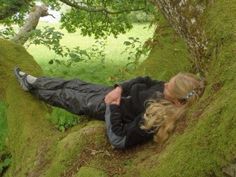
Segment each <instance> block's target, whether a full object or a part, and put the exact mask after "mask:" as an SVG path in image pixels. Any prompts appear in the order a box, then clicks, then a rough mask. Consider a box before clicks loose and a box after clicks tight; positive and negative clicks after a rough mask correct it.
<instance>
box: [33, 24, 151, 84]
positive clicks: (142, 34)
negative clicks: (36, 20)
mask: <svg viewBox="0 0 236 177" xmlns="http://www.w3.org/2000/svg"><path fill="white" fill-rule="evenodd" d="M44 25H45V24H40V27H42V26H44ZM51 26H53V27H56V29H58V30H59V31H61V32H63V33H64V34H65V35H64V37H63V39H62V41H61V45H63V46H67V47H69V48H74V47H80V48H81V49H88V48H91V46H92V45H93V44H95V42H96V39H94V38H93V37H88V36H85V37H84V36H82V35H81V34H80V31H79V30H78V32H76V33H67V32H66V31H65V30H60V29H59V28H58V26H57V25H51ZM153 32H154V27H151V28H149V27H148V25H145V24H135V25H134V28H133V29H132V30H130V31H128V32H127V33H126V34H122V35H119V36H118V37H117V38H115V37H113V36H109V37H108V38H107V39H106V40H103V41H104V42H105V44H106V45H105V50H104V53H105V59H104V63H101V58H92V59H91V60H89V61H86V62H85V61H83V62H79V63H75V64H73V65H72V67H70V68H67V67H65V66H62V65H58V64H53V65H49V64H48V62H49V61H50V60H51V59H59V60H66V58H62V57H60V56H58V55H56V54H55V53H54V52H53V51H51V50H49V49H48V48H46V47H44V46H35V45H31V46H30V47H29V48H28V51H29V53H30V54H31V55H33V57H34V58H35V60H36V61H37V62H38V63H39V64H40V66H41V67H42V68H43V71H44V74H45V75H47V76H54V77H64V78H75V77H79V78H80V79H82V80H86V81H91V82H97V83H103V84H111V83H112V82H115V81H118V80H122V79H124V74H125V69H124V66H125V65H126V64H127V63H128V62H129V61H128V59H127V57H128V56H129V54H128V52H126V53H122V52H123V51H124V50H125V48H126V46H125V45H124V44H123V43H124V41H127V40H128V38H129V37H138V38H139V40H140V42H141V43H144V42H145V41H146V40H147V39H148V38H150V37H152V34H153ZM102 59H103V58H102ZM143 59H144V57H142V58H141V60H143ZM129 71H131V72H132V69H130V68H129Z"/></svg>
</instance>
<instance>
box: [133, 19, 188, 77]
mask: <svg viewBox="0 0 236 177" xmlns="http://www.w3.org/2000/svg"><path fill="white" fill-rule="evenodd" d="M155 41H156V42H157V43H156V44H155V45H154V48H153V49H152V51H151V52H150V54H149V56H148V58H147V59H146V60H145V61H144V62H143V63H142V64H141V66H140V67H139V68H138V70H137V71H136V72H135V74H136V75H141V74H142V75H150V76H152V77H154V78H157V79H159V80H168V79H169V78H170V77H171V76H173V75H175V74H177V73H178V72H183V71H189V70H190V69H191V64H190V60H191V57H190V55H189V52H188V50H187V46H186V44H185V42H184V40H183V39H181V38H180V37H179V36H178V34H176V32H175V31H174V30H173V29H172V28H171V26H170V24H168V22H167V21H166V20H165V19H164V17H163V16H161V17H160V21H159V23H158V26H157V29H156V32H155Z"/></svg>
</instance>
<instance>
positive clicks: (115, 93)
mask: <svg viewBox="0 0 236 177" xmlns="http://www.w3.org/2000/svg"><path fill="white" fill-rule="evenodd" d="M121 93H122V88H121V87H120V86H118V87H116V88H115V89H113V90H112V91H110V92H109V93H108V94H107V95H106V96H105V99H104V101H105V103H106V104H116V105H120V99H121Z"/></svg>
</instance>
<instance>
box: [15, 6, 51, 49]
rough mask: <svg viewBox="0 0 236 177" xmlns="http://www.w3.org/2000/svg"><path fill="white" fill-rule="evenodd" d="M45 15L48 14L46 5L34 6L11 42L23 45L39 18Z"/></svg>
mask: <svg viewBox="0 0 236 177" xmlns="http://www.w3.org/2000/svg"><path fill="white" fill-rule="evenodd" d="M47 15H49V14H48V8H47V6H46V5H41V6H35V7H34V8H33V10H32V11H31V13H30V14H29V17H28V18H27V19H26V23H25V24H24V26H23V27H22V28H21V29H20V31H19V33H18V34H16V35H15V36H14V37H13V38H12V41H13V42H15V43H18V44H21V45H23V44H24V43H25V42H26V41H27V40H28V38H29V36H30V32H31V31H32V30H34V29H35V28H36V27H37V25H38V22H39V19H40V17H44V16H47Z"/></svg>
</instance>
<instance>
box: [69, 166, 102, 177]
mask: <svg viewBox="0 0 236 177" xmlns="http://www.w3.org/2000/svg"><path fill="white" fill-rule="evenodd" d="M88 176H89V177H107V175H106V174H105V173H104V172H103V171H101V170H98V169H96V168H91V167H81V168H80V170H79V172H78V173H77V174H76V175H74V176H73V177H88Z"/></svg>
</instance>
